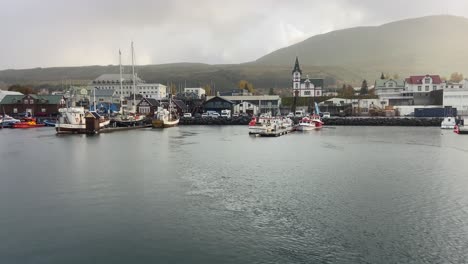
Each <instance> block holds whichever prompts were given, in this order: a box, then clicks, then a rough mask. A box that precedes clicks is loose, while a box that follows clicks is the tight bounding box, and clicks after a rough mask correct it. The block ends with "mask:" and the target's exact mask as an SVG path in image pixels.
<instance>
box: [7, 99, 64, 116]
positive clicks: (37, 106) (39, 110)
mask: <svg viewBox="0 0 468 264" xmlns="http://www.w3.org/2000/svg"><path fill="white" fill-rule="evenodd" d="M0 106H1V108H2V112H3V111H5V113H6V114H9V115H14V116H16V115H18V114H25V113H28V114H29V115H31V116H49V115H56V114H58V109H59V108H61V107H63V106H65V99H64V97H63V96H62V95H36V94H26V95H24V94H19V95H12V94H10V95H6V96H5V97H3V98H2V100H1V102H0Z"/></svg>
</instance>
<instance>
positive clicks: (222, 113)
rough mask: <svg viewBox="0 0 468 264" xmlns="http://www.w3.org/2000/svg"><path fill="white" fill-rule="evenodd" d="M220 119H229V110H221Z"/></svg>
mask: <svg viewBox="0 0 468 264" xmlns="http://www.w3.org/2000/svg"><path fill="white" fill-rule="evenodd" d="M221 117H225V118H231V110H228V109H224V110H221Z"/></svg>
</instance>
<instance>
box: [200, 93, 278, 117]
mask: <svg viewBox="0 0 468 264" xmlns="http://www.w3.org/2000/svg"><path fill="white" fill-rule="evenodd" d="M218 97H219V96H218ZM213 98H215V96H207V97H206V99H207V102H208V100H210V99H213ZM222 98H224V99H225V100H227V101H229V102H232V104H233V105H238V104H241V105H239V110H240V107H241V106H242V109H243V112H244V113H245V112H246V111H245V110H246V108H245V107H247V109H249V104H250V105H251V108H252V109H249V110H254V108H255V107H253V106H252V105H255V106H257V107H258V109H257V113H256V114H258V113H260V114H263V113H268V112H270V113H271V114H273V115H277V114H279V113H280V106H281V98H280V97H279V95H231V96H222ZM243 102H247V105H244V104H242V103H243ZM229 109H230V108H229ZM231 110H233V109H231ZM233 112H234V113H236V111H233ZM239 113H240V112H239Z"/></svg>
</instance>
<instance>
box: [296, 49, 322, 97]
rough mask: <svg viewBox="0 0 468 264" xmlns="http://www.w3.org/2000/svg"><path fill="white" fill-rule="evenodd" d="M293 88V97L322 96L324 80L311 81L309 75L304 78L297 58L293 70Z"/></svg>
mask: <svg viewBox="0 0 468 264" xmlns="http://www.w3.org/2000/svg"><path fill="white" fill-rule="evenodd" d="M292 88H293V96H295V95H296V94H297V96H299V97H318V96H322V90H323V79H310V78H309V76H308V75H306V78H302V70H301V67H300V65H299V59H298V58H297V57H296V62H295V63H294V69H293V70H292Z"/></svg>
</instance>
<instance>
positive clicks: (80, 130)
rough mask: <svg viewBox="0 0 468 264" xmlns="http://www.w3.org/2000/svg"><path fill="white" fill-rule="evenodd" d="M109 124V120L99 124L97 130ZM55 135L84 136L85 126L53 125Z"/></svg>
mask: <svg viewBox="0 0 468 264" xmlns="http://www.w3.org/2000/svg"><path fill="white" fill-rule="evenodd" d="M109 124H110V120H105V121H102V122H100V123H99V128H104V127H106V126H108V125H109ZM55 131H56V132H57V134H84V133H86V125H84V124H78V125H76V124H55Z"/></svg>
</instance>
